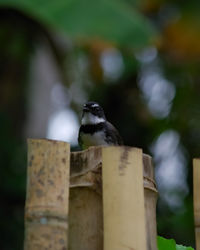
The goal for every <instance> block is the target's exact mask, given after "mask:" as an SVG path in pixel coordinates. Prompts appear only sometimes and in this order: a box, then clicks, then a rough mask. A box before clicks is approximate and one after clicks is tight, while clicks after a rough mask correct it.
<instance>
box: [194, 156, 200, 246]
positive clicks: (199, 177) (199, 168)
mask: <svg viewBox="0 0 200 250" xmlns="http://www.w3.org/2000/svg"><path fill="white" fill-rule="evenodd" d="M199 190H200V159H193V193H194V223H195V238H196V249H197V250H200V193H199Z"/></svg>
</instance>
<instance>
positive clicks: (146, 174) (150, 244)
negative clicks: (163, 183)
mask: <svg viewBox="0 0 200 250" xmlns="http://www.w3.org/2000/svg"><path fill="white" fill-rule="evenodd" d="M143 181H144V183H143V185H144V204H145V214H146V233H147V249H148V250H156V249H157V224H156V203H157V198H158V191H157V189H156V183H155V177H154V167H153V163H152V158H151V156H149V155H146V154H143Z"/></svg>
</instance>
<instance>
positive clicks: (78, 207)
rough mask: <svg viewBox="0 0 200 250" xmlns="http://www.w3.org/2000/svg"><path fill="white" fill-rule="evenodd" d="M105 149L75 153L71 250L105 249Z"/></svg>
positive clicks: (72, 170)
mask: <svg viewBox="0 0 200 250" xmlns="http://www.w3.org/2000/svg"><path fill="white" fill-rule="evenodd" d="M101 153H102V148H101V147H91V148H89V149H88V150H85V151H81V152H73V153H71V164H70V167H71V170H70V201H69V249H70V250H102V249H103V214H102V196H101V193H102V191H101Z"/></svg>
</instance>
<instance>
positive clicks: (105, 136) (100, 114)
mask: <svg viewBox="0 0 200 250" xmlns="http://www.w3.org/2000/svg"><path fill="white" fill-rule="evenodd" d="M78 141H79V145H80V146H81V148H82V149H86V148H88V147H90V146H100V145H107V146H111V145H123V141H122V138H121V136H120V135H119V132H118V131H117V129H116V128H115V127H114V126H113V125H112V124H111V123H110V122H108V121H107V120H106V117H105V114H104V111H103V109H102V107H101V106H100V105H99V104H98V103H97V102H87V103H86V104H84V106H83V114H82V119H81V126H80V129H79V135H78Z"/></svg>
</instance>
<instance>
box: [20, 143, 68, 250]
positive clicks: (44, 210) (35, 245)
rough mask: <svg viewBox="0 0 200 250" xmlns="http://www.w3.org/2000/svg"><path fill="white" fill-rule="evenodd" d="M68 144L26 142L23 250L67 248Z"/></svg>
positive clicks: (58, 249)
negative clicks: (26, 168)
mask: <svg viewBox="0 0 200 250" xmlns="http://www.w3.org/2000/svg"><path fill="white" fill-rule="evenodd" d="M69 156H70V147H69V144H67V143H65V142H60V141H53V140H45V139H29V140H28V170H27V196H26V206H25V241H24V249H25V250H38V249H41V250H43V249H53V250H61V249H62V250H64V249H67V230H68V223H67V217H68V192H69V158H70V157H69Z"/></svg>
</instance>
